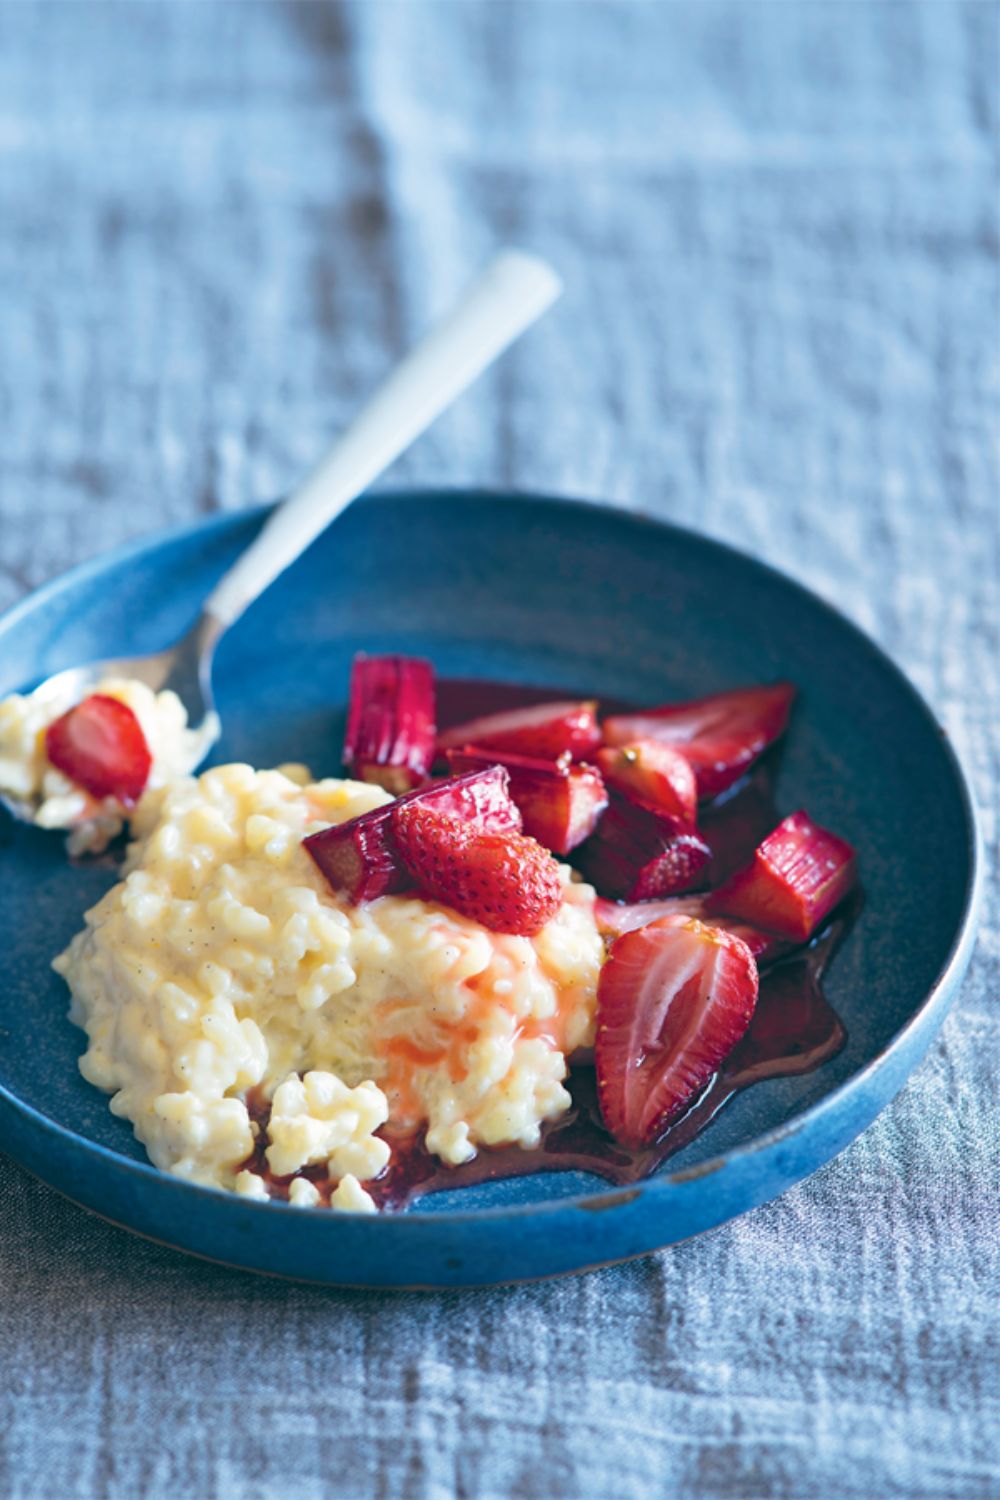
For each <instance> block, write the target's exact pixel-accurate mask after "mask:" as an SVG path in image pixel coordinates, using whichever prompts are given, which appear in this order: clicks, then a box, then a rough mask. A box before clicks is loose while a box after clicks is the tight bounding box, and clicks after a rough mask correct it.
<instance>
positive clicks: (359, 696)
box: [344, 655, 437, 796]
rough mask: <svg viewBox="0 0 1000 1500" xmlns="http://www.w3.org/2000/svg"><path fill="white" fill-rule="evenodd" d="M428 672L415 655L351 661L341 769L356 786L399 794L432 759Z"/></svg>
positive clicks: (421, 778) (431, 695)
mask: <svg viewBox="0 0 1000 1500" xmlns="http://www.w3.org/2000/svg"><path fill="white" fill-rule="evenodd" d="M436 733H437V729H436V725H435V722H434V668H433V667H432V666H431V664H430V662H429V661H423V660H421V658H420V657H417V656H364V655H358V656H356V657H355V658H354V666H353V667H352V669H351V694H350V703H349V706H348V710H347V734H346V736H345V739H344V765H345V766H346V767H347V768H348V770H349V772H350V774H351V775H352V776H354V777H356V778H357V780H358V781H374V782H376V783H377V784H378V785H379V786H384V787H385V789H386V791H388V792H392V793H393V794H394V795H397V796H398V795H399V794H400V793H401V792H408V791H410V790H411V789H412V788H413V787H416V786H419V785H420V783H421V782H422V781H425V780H426V778H427V776H428V774H429V772H430V768H431V764H432V762H433V760H434V743H435V735H436Z"/></svg>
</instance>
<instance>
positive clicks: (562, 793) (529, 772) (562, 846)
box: [448, 745, 608, 854]
mask: <svg viewBox="0 0 1000 1500" xmlns="http://www.w3.org/2000/svg"><path fill="white" fill-rule="evenodd" d="M448 764H449V766H450V767H451V769H452V770H453V771H476V770H479V769H481V768H483V767H485V766H492V765H498V764H499V765H502V766H503V768H504V770H505V771H506V772H507V774H508V776H509V777H510V795H511V796H512V797H513V799H514V801H515V802H516V803H517V805H518V807H519V808H520V809H521V817H522V818H523V819H524V831H525V833H526V834H528V835H529V836H530V837H531V838H533V839H537V840H538V842H539V843H540V844H544V845H545V848H546V849H551V850H552V852H553V854H568V853H569V852H570V850H571V849H575V848H576V846H577V844H582V843H583V841H584V839H586V838H589V837H590V835H591V834H592V833H593V831H594V829H595V828H596V827H597V820H598V818H599V817H600V816H601V813H602V812H603V811H604V809H605V808H606V807H607V805H608V795H607V792H606V791H605V790H604V782H603V780H602V779H601V774H600V772H599V771H597V770H595V769H594V767H593V766H585V765H574V764H573V763H572V762H571V761H570V759H569V756H568V755H565V756H562V757H561V758H560V759H559V760H538V759H536V758H534V757H531V756H527V755H512V754H511V753H510V752H509V751H502V750H481V749H480V748H479V747H478V745H466V746H465V747H464V748H463V749H461V750H449V751H448Z"/></svg>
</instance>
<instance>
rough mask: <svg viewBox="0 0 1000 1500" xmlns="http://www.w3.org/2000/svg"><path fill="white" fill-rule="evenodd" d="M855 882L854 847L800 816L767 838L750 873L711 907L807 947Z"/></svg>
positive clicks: (739, 876)
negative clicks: (811, 938)
mask: <svg viewBox="0 0 1000 1500" xmlns="http://www.w3.org/2000/svg"><path fill="white" fill-rule="evenodd" d="M856 884H857V861H856V859H855V855H854V850H853V849H852V848H851V846H850V844H848V843H845V842H844V840H843V839H840V838H837V836H836V834H833V833H828V832H827V830H826V829H825V828H820V827H819V826H818V825H817V824H816V823H814V822H813V821H812V820H811V818H809V817H808V816H807V815H806V813H804V812H797V813H793V814H792V816H791V817H790V818H786V819H785V820H784V822H783V823H779V824H778V826H777V828H776V829H775V830H774V832H773V833H769V834H768V836H767V838H766V839H765V840H764V842H763V843H762V844H761V845H760V846H759V848H758V849H757V852H756V853H755V855H754V857H753V859H752V861H751V862H750V864H749V865H747V866H746V868H745V869H743V870H739V871H738V872H737V873H736V874H735V875H733V876H732V877H731V878H730V879H729V880H727V881H726V883H725V885H723V886H721V887H720V888H719V890H717V891H715V892H714V893H713V895H712V899H711V909H712V911H714V912H725V913H726V915H727V916H730V917H742V918H743V919H744V920H745V921H747V922H752V923H753V924H754V925H755V926H757V927H763V928H765V929H766V930H767V931H769V932H774V933H777V934H778V935H779V936H780V937H785V938H788V939H789V940H790V941H791V942H794V943H804V942H807V941H808V940H809V938H810V937H811V936H812V935H813V933H814V932H815V931H816V929H817V928H818V927H819V926H820V924H821V923H822V922H823V920H824V919H825V918H826V917H827V916H828V915H829V913H830V912H831V911H833V909H834V907H835V906H839V905H840V903H841V901H843V900H844V898H845V896H847V895H849V894H850V892H851V891H852V890H853V889H854V887H855V885H856Z"/></svg>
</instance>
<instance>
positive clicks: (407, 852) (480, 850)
mask: <svg viewBox="0 0 1000 1500" xmlns="http://www.w3.org/2000/svg"><path fill="white" fill-rule="evenodd" d="M393 832H394V834H395V837H396V841H397V844H398V846H399V850H400V852H401V854H402V856H403V859H404V860H405V861H406V864H407V866H408V868H409V870H410V873H411V874H412V875H413V876H414V878H415V879H416V881H417V883H418V885H419V886H420V888H421V889H422V890H423V891H426V892H427V893H428V894H429V895H431V896H434V897H435V898H436V899H437V900H438V901H442V902H444V904H445V905H446V906H453V907H454V908H455V910H456V911H458V912H461V913H462V915H463V916H466V917H470V918H471V919H472V920H473V921H474V922H480V923H481V924H482V925H483V926H484V927H489V928H490V929H491V931H493V932H510V933H514V934H516V935H518V936H519V937H531V936H533V935H534V933H536V932H540V931H541V929H542V928H543V927H544V926H545V924H546V922H548V921H551V919H552V918H553V917H554V916H555V914H556V912H557V911H558V910H559V907H560V905H561V903H562V881H561V878H560V875H559V866H558V865H557V864H556V862H555V860H554V859H553V858H552V855H551V854H549V853H548V851H547V850H545V849H543V848H542V846H541V844H539V843H537V842H536V841H535V840H534V839H530V838H526V837H525V835H524V834H523V833H512V832H507V833H488V832H485V831H484V830H483V829H482V828H477V827H475V826H474V825H473V824H469V823H463V822H462V821H461V819H460V818H455V817H449V816H447V815H446V814H442V813H441V812H439V811H438V810H437V809H436V808H434V807H428V806H427V805H426V803H421V802H411V803H409V805H404V804H402V803H397V804H396V806H395V807H394V808H393Z"/></svg>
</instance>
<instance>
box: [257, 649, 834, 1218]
mask: <svg viewBox="0 0 1000 1500" xmlns="http://www.w3.org/2000/svg"><path fill="white" fill-rule="evenodd" d="M574 696H576V697H579V696H581V695H579V694H575V695H574V694H571V693H565V692H558V691H554V690H553V689H551V688H548V689H542V688H525V687H523V686H520V685H516V684H506V683H492V682H483V681H481V680H478V679H476V680H466V679H459V678H450V679H449V678H446V679H444V680H441V681H439V683H438V722H439V727H440V728H447V727H450V726H451V725H453V724H456V723H461V722H462V721H463V720H464V719H471V718H475V717H477V716H478V715H481V714H486V713H493V712H500V711H501V710H503V709H506V708H514V707H518V706H523V705H525V704H529V703H541V702H545V701H547V700H551V699H555V698H570V697H574ZM605 707H608V708H614V709H616V710H619V709H627V708H630V707H632V705H630V704H619V703H614V704H610V703H607V702H606V701H605ZM779 820H780V814H779V812H778V810H777V808H776V807H775V805H774V801H773V797H772V792H771V774H770V771H769V770H768V768H767V767H766V766H759V767H757V768H756V770H755V771H754V772H753V774H752V775H751V776H749V777H748V778H746V779H745V780H744V781H743V782H741V783H739V784H738V785H737V786H736V787H734V788H733V790H732V791H730V792H727V793H726V794H724V796H723V797H721V798H719V799H717V800H716V802H715V803H713V804H712V805H710V806H709V807H707V808H705V809H704V810H703V812H702V816H701V820H700V824H699V826H700V828H701V831H702V833H703V834H704V837H705V838H706V840H707V841H708V843H709V844H710V846H711V848H712V851H713V858H712V863H711V865H710V867H709V870H708V879H709V883H710V885H712V886H715V885H718V884H720V882H721V881H723V880H724V879H726V877H727V876H728V875H730V874H731V873H732V872H733V871H734V870H737V869H739V868H740V867H741V866H742V865H744V864H746V863H747V861H748V860H749V859H750V856H751V855H752V854H753V851H754V849H755V848H756V847H757V845H758V844H759V843H760V842H761V840H762V839H763V838H764V837H765V835H766V834H768V833H769V832H770V831H771V829H772V828H774V826H775V825H776V824H777V823H778V822H779ZM858 905H859V903H858V901H857V900H855V901H853V902H851V903H850V904H849V907H848V910H847V911H846V912H844V913H843V914H841V915H839V916H837V917H835V918H834V919H833V920H832V921H831V922H829V923H828V924H827V926H826V927H825V929H824V930H823V932H822V933H820V934H819V936H818V937H816V938H814V939H813V941H812V943H810V945H809V946H808V947H807V948H804V949H800V950H799V951H798V952H796V953H794V954H792V955H790V956H789V957H788V958H785V959H782V960H780V961H779V962H778V963H776V964H774V965H772V966H771V967H769V968H767V969H765V971H764V972H763V973H762V975H761V980H760V995H759V998H758V1001H757V1007H756V1010H755V1011H754V1015H753V1019H752V1021H751V1022H750V1027H749V1029H748V1031H747V1033H746V1035H745V1036H744V1038H743V1040H742V1041H741V1042H740V1043H739V1044H738V1045H737V1046H736V1047H735V1048H734V1049H733V1051H732V1052H731V1053H730V1055H729V1056H728V1057H727V1058H726V1060H725V1062H724V1063H723V1065H722V1067H721V1068H720V1069H719V1071H718V1072H717V1073H716V1074H715V1076H714V1077H713V1078H712V1079H711V1080H710V1082H709V1083H708V1084H707V1085H706V1087H705V1088H704V1089H703V1090H702V1092H701V1094H700V1095H699V1096H698V1098H697V1099H696V1100H695V1101H694V1103H693V1104H691V1105H690V1107H689V1108H688V1109H687V1110H686V1112H685V1113H684V1114H683V1115H682V1116H681V1117H680V1119H678V1120H676V1121H675V1122H674V1123H673V1124H672V1125H671V1126H670V1127H669V1128H668V1129H667V1130H666V1132H665V1133H664V1134H663V1136H661V1138H660V1139H659V1140H658V1141H657V1142H656V1144H655V1145H652V1146H647V1147H643V1148H641V1149H640V1150H630V1149H629V1148H627V1147H625V1146H621V1145H619V1144H618V1143H617V1142H616V1141H615V1140H613V1139H612V1137H611V1136H610V1135H609V1134H608V1132H607V1130H606V1129H605V1128H604V1125H603V1124H602V1122H601V1116H600V1110H599V1108H598V1103H597V1090H596V1085H595V1079H594V1070H593V1068H592V1067H589V1066H588V1067H575V1068H573V1069H572V1070H571V1073H570V1077H569V1079H568V1080H567V1088H568V1089H569V1092H570V1095H571V1097H572V1101H573V1102H572V1104H571V1106H570V1108H569V1109H568V1110H567V1112H566V1113H565V1114H564V1115H563V1116H561V1117H560V1119H558V1120H555V1121H553V1122H552V1123H551V1124H547V1125H544V1126H543V1127H542V1138H541V1141H540V1142H539V1144H538V1145H537V1146H535V1147H533V1148H531V1149H528V1150H524V1149H523V1148H521V1147H520V1146H499V1147H481V1148H480V1150H479V1153H478V1155H477V1156H475V1157H474V1158H473V1160H472V1161H470V1162H466V1163H465V1164H464V1165H462V1166H459V1167H449V1166H445V1165H444V1163H443V1162H441V1161H440V1160H439V1159H438V1158H437V1157H436V1156H433V1155H432V1154H431V1153H430V1152H429V1151H428V1150H427V1148H426V1146H425V1144H424V1133H423V1131H417V1132H410V1133H407V1134H405V1135H403V1134H399V1133H394V1132H392V1131H390V1130H388V1129H383V1130H381V1131H380V1132H379V1134H380V1135H382V1136H383V1137H384V1138H385V1140H386V1141H388V1143H389V1144H390V1146H391V1147H392V1157H391V1159H390V1162H389V1165H388V1167H387V1168H386V1170H385V1171H384V1172H383V1173H382V1175H381V1177H378V1178H376V1179H375V1180H374V1181H372V1182H366V1183H365V1184H364V1187H365V1191H366V1192H368V1193H369V1194H370V1195H371V1197H372V1198H373V1199H374V1200H375V1203H376V1204H377V1205H378V1207H379V1208H389V1209H400V1208H405V1207H406V1205H407V1204H409V1203H412V1202H413V1200H414V1199H415V1198H419V1197H422V1196H423V1195H424V1194H426V1193H433V1192H442V1191H446V1190H449V1189H454V1188H459V1187H470V1186H473V1185H474V1184H476V1183H483V1182H494V1181H499V1180H501V1179H503V1178H508V1177H524V1176H527V1175H529V1174H531V1173H535V1172H588V1173H591V1174H593V1175H594V1176H597V1177H602V1178H604V1179H605V1180H606V1181H608V1182H612V1183H614V1184H616V1185H617V1186H628V1185H629V1184H631V1183H635V1182H639V1181H641V1180H642V1179H643V1178H645V1177H649V1176H650V1175H651V1174H652V1173H653V1172H655V1171H656V1170H657V1168H658V1167H659V1166H660V1165H661V1164H662V1163H663V1162H664V1161H666V1159H667V1158H668V1157H670V1156H673V1155H674V1154H675V1153H676V1152H678V1151H680V1150H682V1149H683V1148H684V1147H685V1146H687V1145H689V1144H690V1143H691V1141H693V1140H694V1138H695V1137H696V1136H697V1135H699V1134H700V1133H701V1131H702V1130H704V1128H705V1126H706V1125H708V1124H709V1122H710V1121H711V1120H713V1119H714V1118H715V1116H716V1115H717V1114H718V1113H719V1111H720V1110H721V1109H722V1108H723V1106H724V1105H726V1104H727V1103H728V1102H729V1100H730V1099H732V1098H733V1097H734V1095H736V1094H738V1093H740V1092H741V1091H742V1090H743V1089H746V1088H750V1087H752V1086H753V1085H754V1084H757V1083H762V1082H764V1081H765V1080H767V1079H773V1078H788V1077H793V1076H798V1075H800V1074H804V1073H811V1072H813V1071H814V1070H815V1069H816V1068H819V1067H822V1065H823V1064H824V1063H826V1062H829V1061H830V1059H831V1058H833V1057H836V1055H837V1053H838V1052H840V1051H841V1049H842V1048H843V1046H844V1043H845V1042H846V1040H847V1032H846V1030H845V1028H844V1025H843V1023H842V1022H841V1020H840V1018H839V1016H838V1015H837V1013H836V1011H835V1010H834V1009H833V1007H832V1006H831V1005H830V1004H829V1002H828V1001H827V999H826V997H825V996H824V994H823V989H822V976H823V971H824V969H825V968H826V965H827V963H828V962H829V960H830V957H831V955H832V954H833V951H834V949H835V948H836V947H837V946H838V944H839V942H840V940H841V938H842V937H843V936H844V934H845V932H846V931H847V929H848V927H849V925H850V924H851V922H852V921H853V919H854V916H855V915H856V912H857V909H858ZM246 1103H247V1108H248V1110H249V1112H250V1117H251V1120H252V1121H253V1122H254V1124H255V1125H256V1127H257V1136H256V1144H255V1147H254V1150H253V1151H252V1152H251V1154H250V1156H249V1157H248V1158H247V1159H246V1161H244V1162H242V1163H241V1166H242V1167H245V1168H247V1169H248V1170H249V1171H251V1172H254V1173H256V1174H258V1175H259V1176H261V1177H262V1178H263V1179H264V1181H265V1182H266V1183H267V1184H268V1187H269V1190H270V1194H271V1196H272V1197H273V1198H287V1196H288V1187H289V1184H290V1182H291V1180H292V1179H291V1178H290V1177H275V1175H274V1174H273V1173H272V1172H271V1170H270V1168H269V1167H268V1165H267V1159H266V1156H265V1149H266V1146H267V1130H266V1127H267V1120H268V1116H269V1114H270V1101H269V1100H268V1099H267V1098H266V1097H265V1096H264V1095H263V1094H262V1093H261V1092H260V1091H259V1090H252V1091H251V1092H250V1093H249V1094H248V1095H247V1099H246ZM297 1175H298V1176H300V1177H306V1178H308V1179H309V1181H311V1182H312V1183H313V1184H314V1185H315V1187H316V1188H317V1190H318V1192H319V1195H320V1201H321V1202H322V1203H324V1204H328V1203H329V1201H330V1196H331V1194H332V1192H333V1191H334V1189H335V1187H336V1182H335V1181H333V1180H331V1179H330V1177H329V1176H328V1174H327V1172H326V1169H325V1167H324V1166H321V1165H320V1166H315V1167H305V1168H303V1169H302V1170H301V1171H300V1172H299V1173H298V1174H297Z"/></svg>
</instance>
